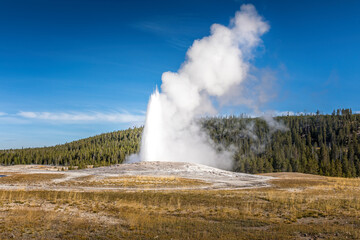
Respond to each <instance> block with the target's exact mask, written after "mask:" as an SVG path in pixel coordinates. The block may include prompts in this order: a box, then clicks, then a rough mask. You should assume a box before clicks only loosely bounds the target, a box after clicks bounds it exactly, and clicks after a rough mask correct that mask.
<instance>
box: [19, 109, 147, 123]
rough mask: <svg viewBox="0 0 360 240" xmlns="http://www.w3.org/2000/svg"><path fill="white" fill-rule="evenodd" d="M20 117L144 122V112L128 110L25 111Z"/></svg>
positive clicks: (55, 120) (62, 120)
mask: <svg viewBox="0 0 360 240" xmlns="http://www.w3.org/2000/svg"><path fill="white" fill-rule="evenodd" d="M16 116H17V117H19V118H25V119H32V120H42V121H52V122H61V123H82V122H112V123H139V122H143V121H144V119H145V116H144V115H143V114H132V113H128V112H122V113H119V112H112V113H101V112H85V113H84V112H71V113H68V112H25V111H21V112H18V113H17V114H16Z"/></svg>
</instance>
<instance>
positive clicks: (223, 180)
mask: <svg viewBox="0 0 360 240" xmlns="http://www.w3.org/2000/svg"><path fill="white" fill-rule="evenodd" d="M94 170H95V169H91V170H89V171H94ZM96 172H97V173H99V174H103V173H107V174H117V175H120V176H151V177H179V178H186V179H195V180H201V181H203V182H204V183H206V185H204V186H194V187H191V188H201V189H224V188H225V189H227V188H229V189H234V188H250V187H264V186H267V185H268V183H267V180H269V179H271V177H265V176H258V175H252V174H246V173H237V172H230V171H225V170H221V169H218V168H214V167H209V166H205V165H201V164H196V163H188V162H158V161H152V162H138V163H130V164H120V165H115V166H110V167H101V168H97V169H96ZM173 188H176V186H174V187H173Z"/></svg>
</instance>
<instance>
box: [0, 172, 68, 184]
mask: <svg viewBox="0 0 360 240" xmlns="http://www.w3.org/2000/svg"><path fill="white" fill-rule="evenodd" d="M5 175H7V176H6V177H1V178H0V184H27V183H40V182H48V181H51V180H54V179H60V178H63V177H64V174H57V173H33V174H26V173H7V174H5Z"/></svg>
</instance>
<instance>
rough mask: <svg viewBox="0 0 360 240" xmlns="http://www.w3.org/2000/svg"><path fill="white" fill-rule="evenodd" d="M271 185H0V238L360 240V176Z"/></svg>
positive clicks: (301, 178) (292, 180)
mask: <svg viewBox="0 0 360 240" xmlns="http://www.w3.org/2000/svg"><path fill="white" fill-rule="evenodd" d="M278 175H280V174H278ZM278 175H277V174H273V176H278ZM139 184H141V183H139ZM272 184H273V186H272V187H269V188H259V189H246V190H211V191H208V190H196V191H195V190H192V191H190V190H186V191H184V190H183V191H175V190H174V191H136V190H135V191H131V192H125V191H104V192H65V191H39V190H37V191H4V190H2V191H1V190H0V239H8V238H9V237H12V236H13V237H14V238H15V239H21V238H32V237H34V238H43V239H81V238H83V239H93V238H95V239H124V238H126V239H171V238H172V239H360V191H359V186H360V179H343V178H326V177H317V176H311V175H308V176H300V175H297V174H294V176H293V178H292V174H282V175H281V178H280V179H274V180H272Z"/></svg>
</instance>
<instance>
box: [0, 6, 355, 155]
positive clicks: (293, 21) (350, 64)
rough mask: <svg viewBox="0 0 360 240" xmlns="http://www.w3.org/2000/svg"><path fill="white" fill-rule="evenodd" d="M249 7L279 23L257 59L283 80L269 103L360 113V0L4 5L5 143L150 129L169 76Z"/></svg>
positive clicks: (1, 107) (1, 95)
mask: <svg viewBox="0 0 360 240" xmlns="http://www.w3.org/2000/svg"><path fill="white" fill-rule="evenodd" d="M243 3H252V4H254V6H255V7H256V9H257V10H258V12H259V14H260V15H262V16H263V17H264V18H265V19H266V20H267V21H268V22H269V24H270V26H271V29H270V31H269V32H268V33H266V34H265V35H264V37H263V46H262V47H261V48H260V49H258V51H256V53H255V58H254V60H253V64H254V65H255V66H256V67H257V68H260V69H266V70H268V71H271V72H272V73H273V74H274V76H275V79H276V80H275V82H274V84H273V86H274V87H273V89H272V92H273V93H274V94H276V95H275V96H276V97H274V98H272V99H271V100H270V101H269V102H268V103H267V104H265V105H264V106H262V110H264V111H265V110H273V111H276V112H286V111H292V112H304V111H306V112H315V111H316V110H317V109H319V110H320V111H322V112H325V113H328V112H331V111H332V110H333V109H336V108H352V109H353V110H354V111H357V110H360V94H359V93H358V92H359V89H360V82H359V76H360V45H359V43H360V27H359V26H360V15H359V12H360V1H355V0H354V1H351V0H348V1H331V0H329V1H320V0H319V1H306V0H305V1H241V0H206V1H205V0H204V1H203V0H201V1H197V0H192V1H186V0H184V1H156V0H155V1H137V0H132V1H111V0H86V1H85V0H84V1H81V0H51V1H49V0H30V1H29V0H23V1H21V0H2V1H0V149H5V148H21V147H35V146H50V145H55V144H61V143H65V142H70V141H73V140H76V139H80V138H84V137H89V136H93V135H96V134H100V133H104V132H110V131H115V130H119V129H125V128H128V127H132V126H134V125H141V124H142V123H143V120H144V115H145V111H146V107H147V101H148V98H149V95H150V94H151V93H152V92H153V90H154V89H155V86H156V85H158V86H159V85H161V74H162V73H163V72H165V71H176V70H177V69H178V68H179V66H180V65H181V63H182V62H183V61H184V57H185V53H186V50H187V48H188V47H189V46H190V45H191V44H192V42H193V41H194V40H195V39H198V38H201V37H203V36H206V35H208V34H209V27H210V26H211V24H213V23H220V24H223V25H228V23H229V20H230V18H231V17H233V16H234V13H235V12H236V11H237V10H239V9H240V6H241V4H243ZM345 3H346V4H345ZM243 110H244V109H242V108H240V107H238V108H237V107H236V106H233V107H231V108H224V109H223V110H222V112H221V113H222V114H228V113H235V114H237V113H240V112H242V111H243Z"/></svg>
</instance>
